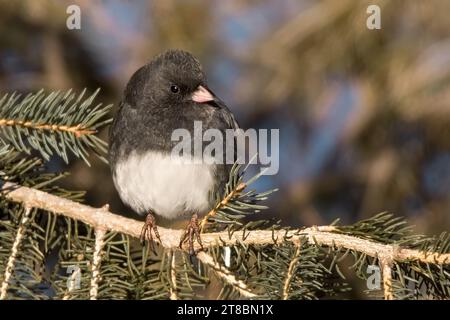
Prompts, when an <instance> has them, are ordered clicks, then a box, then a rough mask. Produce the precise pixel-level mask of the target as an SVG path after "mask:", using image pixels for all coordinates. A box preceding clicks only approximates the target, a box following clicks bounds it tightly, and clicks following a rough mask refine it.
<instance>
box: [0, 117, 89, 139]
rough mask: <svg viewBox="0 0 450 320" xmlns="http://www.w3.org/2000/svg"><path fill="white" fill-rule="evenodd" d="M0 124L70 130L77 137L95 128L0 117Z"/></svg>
mask: <svg viewBox="0 0 450 320" xmlns="http://www.w3.org/2000/svg"><path fill="white" fill-rule="evenodd" d="M1 126H11V127H14V126H20V127H23V128H30V129H36V130H49V131H61V132H70V133H73V134H75V135H76V136H77V137H81V136H82V135H88V134H96V133H97V130H88V129H84V128H83V127H82V126H81V125H80V124H78V125H76V126H66V125H57V124H46V123H40V124H38V123H34V122H32V121H22V120H14V119H0V127H1Z"/></svg>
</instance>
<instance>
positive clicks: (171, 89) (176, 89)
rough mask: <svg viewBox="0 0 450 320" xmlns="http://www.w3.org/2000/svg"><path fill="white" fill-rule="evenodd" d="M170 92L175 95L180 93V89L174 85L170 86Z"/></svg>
mask: <svg viewBox="0 0 450 320" xmlns="http://www.w3.org/2000/svg"><path fill="white" fill-rule="evenodd" d="M170 91H172V92H173V93H178V92H179V91H180V88H178V86H176V85H174V84H173V85H171V86H170Z"/></svg>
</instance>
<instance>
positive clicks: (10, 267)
mask: <svg viewBox="0 0 450 320" xmlns="http://www.w3.org/2000/svg"><path fill="white" fill-rule="evenodd" d="M30 214H31V207H26V208H25V212H24V214H23V217H22V220H21V222H20V226H19V229H18V230H17V234H16V238H15V240H14V244H13V246H12V248H11V255H10V256H9V258H8V263H7V264H6V269H5V275H4V276H3V281H2V287H1V289H0V300H4V299H6V295H7V293H8V286H9V281H10V279H11V276H12V274H13V271H14V265H15V262H16V257H17V253H18V252H19V249H20V246H21V244H22V239H23V236H24V235H25V231H26V225H27V223H28V221H29V220H30Z"/></svg>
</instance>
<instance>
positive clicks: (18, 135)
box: [0, 90, 112, 164]
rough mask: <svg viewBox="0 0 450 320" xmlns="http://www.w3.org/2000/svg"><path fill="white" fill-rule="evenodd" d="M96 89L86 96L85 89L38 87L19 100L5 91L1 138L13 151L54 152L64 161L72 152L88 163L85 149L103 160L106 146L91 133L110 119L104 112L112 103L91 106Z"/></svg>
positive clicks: (1, 101) (0, 106) (1, 105)
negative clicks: (47, 91)
mask: <svg viewBox="0 0 450 320" xmlns="http://www.w3.org/2000/svg"><path fill="white" fill-rule="evenodd" d="M98 92H99V90H97V91H95V92H94V93H93V94H92V95H91V96H89V97H87V98H85V97H84V96H85V94H86V90H83V91H82V92H81V94H79V95H78V96H76V95H75V94H74V93H73V92H72V91H71V90H69V91H67V92H52V93H50V94H47V95H46V94H45V93H44V91H43V90H41V91H39V92H37V93H35V94H28V95H26V96H25V97H24V98H23V99H22V96H21V95H20V94H15V93H13V94H11V95H8V94H5V95H4V96H3V98H1V99H0V127H1V129H2V134H3V136H4V139H5V140H6V141H7V142H9V143H11V144H13V145H14V148H15V149H16V150H17V151H23V152H26V153H28V154H29V153H30V152H31V150H37V151H38V152H39V153H40V155H41V156H42V157H43V158H44V159H45V160H49V158H50V156H52V155H54V154H56V155H58V156H60V157H61V158H62V159H63V160H64V161H65V162H66V163H68V161H69V154H73V155H75V156H76V157H78V158H82V159H83V160H84V161H85V162H86V163H87V164H89V161H88V160H87V155H88V149H89V150H92V151H93V152H94V153H96V154H97V155H99V156H100V158H101V159H103V160H105V158H104V157H103V156H102V155H101V154H102V153H104V152H105V151H106V146H107V145H106V143H105V142H104V141H102V140H101V139H100V138H98V137H97V136H95V133H97V132H98V130H99V129H101V128H102V127H104V126H105V125H107V124H108V123H110V122H111V119H107V118H106V115H107V114H108V112H109V111H110V110H111V107H112V105H108V106H106V107H103V106H102V104H97V105H95V106H94V105H93V102H94V99H95V97H96V96H97V94H98ZM105 161H106V160H105Z"/></svg>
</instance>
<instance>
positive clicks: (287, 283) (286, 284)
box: [282, 243, 300, 300]
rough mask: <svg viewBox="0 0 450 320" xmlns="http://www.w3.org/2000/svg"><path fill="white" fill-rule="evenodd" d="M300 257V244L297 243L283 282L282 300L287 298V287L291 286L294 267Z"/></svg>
mask: <svg viewBox="0 0 450 320" xmlns="http://www.w3.org/2000/svg"><path fill="white" fill-rule="evenodd" d="M299 257H300V244H299V243H297V244H296V246H295V253H294V258H293V259H292V260H291V262H290V263H289V267H288V270H287V274H286V279H285V280H284V285H283V294H282V299H283V300H287V299H288V298H289V287H290V285H291V280H292V277H293V276H294V273H295V272H294V270H295V265H296V264H297V262H298V260H299Z"/></svg>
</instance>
